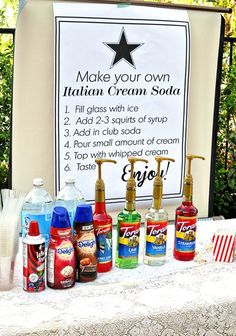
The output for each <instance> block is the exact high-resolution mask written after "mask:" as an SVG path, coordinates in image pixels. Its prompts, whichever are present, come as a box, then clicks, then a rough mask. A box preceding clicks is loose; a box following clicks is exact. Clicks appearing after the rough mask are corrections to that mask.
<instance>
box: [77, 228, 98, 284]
mask: <svg viewBox="0 0 236 336" xmlns="http://www.w3.org/2000/svg"><path fill="white" fill-rule="evenodd" d="M74 246H75V252H76V260H77V265H76V269H77V270H76V280H77V281H90V280H93V279H95V278H96V276H97V257H96V250H97V249H96V239H95V235H94V230H91V231H82V230H81V231H80V232H79V233H77V232H75V234H74Z"/></svg>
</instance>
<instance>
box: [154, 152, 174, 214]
mask: <svg viewBox="0 0 236 336" xmlns="http://www.w3.org/2000/svg"><path fill="white" fill-rule="evenodd" d="M155 160H156V162H157V175H156V177H155V179H154V182H153V208H154V209H155V210H159V209H161V200H162V189H163V182H162V177H161V162H162V161H172V162H175V160H174V159H171V158H167V157H162V156H156V157H155Z"/></svg>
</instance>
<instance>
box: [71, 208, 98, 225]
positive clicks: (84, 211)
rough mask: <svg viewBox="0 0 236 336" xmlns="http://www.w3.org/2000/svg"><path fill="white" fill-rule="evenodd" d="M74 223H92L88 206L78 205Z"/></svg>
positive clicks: (90, 209)
mask: <svg viewBox="0 0 236 336" xmlns="http://www.w3.org/2000/svg"><path fill="white" fill-rule="evenodd" d="M74 221H75V222H79V223H91V222H92V221H93V212H92V206H91V205H90V204H80V205H78V206H77V208H76V213H75V220H74Z"/></svg>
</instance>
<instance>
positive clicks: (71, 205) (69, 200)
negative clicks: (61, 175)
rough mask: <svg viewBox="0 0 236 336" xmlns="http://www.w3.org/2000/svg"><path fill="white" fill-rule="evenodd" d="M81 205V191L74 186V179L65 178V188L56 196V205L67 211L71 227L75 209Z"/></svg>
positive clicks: (82, 199) (70, 177)
mask: <svg viewBox="0 0 236 336" xmlns="http://www.w3.org/2000/svg"><path fill="white" fill-rule="evenodd" d="M82 203H85V199H84V197H83V195H82V193H81V191H80V190H79V189H78V188H77V187H76V186H75V178H74V177H73V176H69V177H66V179H65V186H64V187H63V188H62V189H61V190H60V191H59V193H58V195H57V199H56V205H57V206H62V207H64V208H66V209H67V211H68V213H69V218H70V224H71V226H73V220H74V217H75V211H76V207H77V205H78V204H82Z"/></svg>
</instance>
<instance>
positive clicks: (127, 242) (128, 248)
mask: <svg viewBox="0 0 236 336" xmlns="http://www.w3.org/2000/svg"><path fill="white" fill-rule="evenodd" d="M139 236H140V222H136V223H126V222H120V230H119V248H118V256H119V258H132V257H138V252H139Z"/></svg>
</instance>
